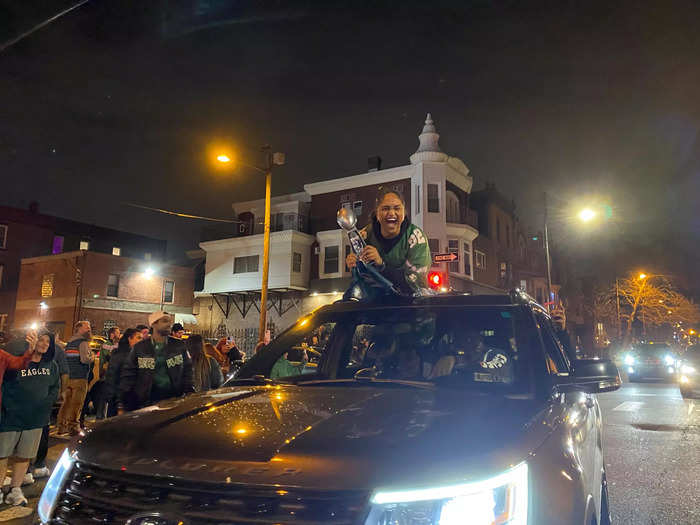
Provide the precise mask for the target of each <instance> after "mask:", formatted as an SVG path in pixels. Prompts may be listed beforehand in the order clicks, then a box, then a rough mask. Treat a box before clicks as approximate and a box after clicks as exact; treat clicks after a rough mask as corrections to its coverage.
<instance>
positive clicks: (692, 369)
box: [681, 365, 696, 375]
mask: <svg viewBox="0 0 700 525" xmlns="http://www.w3.org/2000/svg"><path fill="white" fill-rule="evenodd" d="M695 372H696V370H695V367H694V366H690V365H683V366H681V373H682V374H686V375H690V374H694V373H695Z"/></svg>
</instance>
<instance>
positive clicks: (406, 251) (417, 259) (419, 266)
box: [360, 217, 431, 295]
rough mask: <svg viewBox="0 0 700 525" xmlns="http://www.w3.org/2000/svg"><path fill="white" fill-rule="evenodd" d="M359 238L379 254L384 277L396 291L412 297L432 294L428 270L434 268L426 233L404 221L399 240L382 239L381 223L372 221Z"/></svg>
mask: <svg viewBox="0 0 700 525" xmlns="http://www.w3.org/2000/svg"><path fill="white" fill-rule="evenodd" d="M360 234H361V235H362V236H363V237H364V238H365V240H366V241H367V244H369V245H371V246H374V247H375V248H376V249H377V251H378V252H379V255H380V257H381V258H382V261H384V268H383V269H380V270H381V273H382V274H383V275H384V276H385V277H386V278H387V279H389V280H390V281H391V282H393V283H394V284H395V285H396V287H397V288H398V289H399V290H400V291H402V292H404V293H411V294H413V295H423V294H425V293H426V291H427V290H429V287H428V270H429V269H430V265H431V257H430V248H429V246H428V239H426V237H425V234H424V233H423V230H421V229H420V228H419V227H418V226H416V225H414V224H411V223H410V222H408V219H404V221H403V224H401V232H400V233H399V235H398V236H397V237H394V238H392V239H385V238H384V237H382V234H381V230H380V227H379V222H377V220H376V218H374V217H373V218H372V222H371V223H370V224H368V225H367V227H365V228H364V229H363V230H361V231H360Z"/></svg>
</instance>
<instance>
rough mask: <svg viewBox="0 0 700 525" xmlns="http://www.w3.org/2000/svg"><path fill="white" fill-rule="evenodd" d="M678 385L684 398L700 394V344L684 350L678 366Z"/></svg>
mask: <svg viewBox="0 0 700 525" xmlns="http://www.w3.org/2000/svg"><path fill="white" fill-rule="evenodd" d="M678 386H679V388H680V390H681V395H682V396H683V397H684V398H690V397H698V396H700V345H692V346H689V347H688V349H687V350H686V351H685V354H684V355H683V358H682V359H681V363H680V366H679V368H678Z"/></svg>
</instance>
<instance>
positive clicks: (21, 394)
mask: <svg viewBox="0 0 700 525" xmlns="http://www.w3.org/2000/svg"><path fill="white" fill-rule="evenodd" d="M50 357H51V358H50V359H49V358H47V357H46V356H45V358H43V359H42V360H41V361H39V362H38V363H35V362H34V361H30V362H29V364H28V365H27V367H26V368H23V369H22V370H16V371H12V372H10V371H8V372H5V378H4V381H3V383H2V418H1V419H0V432H19V431H22V430H31V429H33V428H41V427H43V426H45V425H48V424H49V416H50V415H51V407H52V406H53V404H54V403H55V402H56V399H57V398H58V389H59V386H60V384H61V376H60V374H59V370H58V364H56V361H54V360H53V356H50Z"/></svg>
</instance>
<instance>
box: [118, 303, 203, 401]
mask: <svg viewBox="0 0 700 525" xmlns="http://www.w3.org/2000/svg"><path fill="white" fill-rule="evenodd" d="M148 323H149V324H150V326H151V330H152V334H151V337H149V338H148V339H147V340H145V341H141V342H140V343H138V344H137V345H136V346H134V348H133V349H132V350H131V352H130V353H129V357H128V358H127V359H126V362H125V363H124V365H123V367H122V372H121V381H120V383H119V400H120V412H122V411H124V410H125V409H126V410H136V409H138V408H141V407H144V406H148V405H152V404H154V403H157V402H158V401H160V400H162V399H168V398H171V397H178V396H182V395H184V394H189V393H192V392H194V385H193V381H192V375H193V371H192V359H191V358H190V355H189V353H188V352H187V347H186V346H185V342H184V341H182V340H180V339H176V338H174V337H170V330H171V327H172V318H171V316H170V315H169V314H167V313H166V312H153V313H152V314H151V315H149V316H148Z"/></svg>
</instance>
